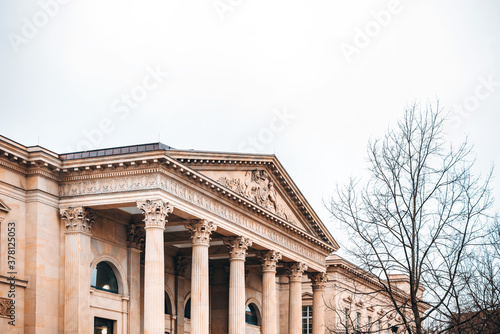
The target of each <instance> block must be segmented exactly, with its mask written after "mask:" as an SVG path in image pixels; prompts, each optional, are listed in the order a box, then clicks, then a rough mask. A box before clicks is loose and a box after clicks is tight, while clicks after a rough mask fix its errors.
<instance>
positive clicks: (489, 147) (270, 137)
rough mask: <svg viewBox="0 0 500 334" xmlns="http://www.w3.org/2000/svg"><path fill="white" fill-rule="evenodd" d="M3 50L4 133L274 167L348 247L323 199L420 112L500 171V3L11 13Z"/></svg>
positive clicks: (62, 146) (27, 4) (1, 10)
mask: <svg viewBox="0 0 500 334" xmlns="http://www.w3.org/2000/svg"><path fill="white" fill-rule="evenodd" d="M47 13H48V14H47ZM0 36H1V38H0V50H1V53H0V94H1V95H0V113H1V122H0V134H2V135H4V136H7V137H9V138H11V139H13V140H16V141H18V142H20V143H22V144H24V145H36V144H38V143H39V144H40V145H41V146H44V147H46V148H48V149H51V150H53V151H55V152H58V153H64V152H67V151H74V150H79V149H81V148H101V147H112V146H122V145H128V144H138V143H146V142H156V141H158V137H159V136H160V137H161V141H162V142H163V143H165V144H167V145H170V146H173V147H175V148H183V149H190V148H192V149H197V150H210V151H242V152H255V151H257V152H260V153H274V154H276V155H277V156H278V158H279V159H280V161H281V162H282V164H283V165H284V166H285V168H286V169H287V171H288V172H289V173H290V175H291V176H292V178H293V179H294V180H295V182H296V183H297V185H298V186H299V188H300V189H301V191H302V192H303V193H304V195H305V196H306V198H308V200H309V202H310V203H311V204H312V206H313V208H314V209H315V210H316V211H317V212H318V214H319V215H320V217H321V218H322V219H323V221H324V222H325V223H326V224H327V225H328V226H329V227H330V229H331V230H332V233H333V234H334V236H335V237H336V238H337V239H338V240H339V241H342V235H343V232H342V231H340V230H337V229H335V223H334V222H331V220H330V217H329V216H328V213H327V211H326V210H325V209H324V208H323V206H322V198H323V197H325V198H328V197H329V194H331V192H332V190H333V188H334V186H335V184H336V183H339V184H344V183H345V182H347V180H348V178H349V177H350V176H358V175H363V170H364V168H365V167H366V164H365V157H366V144H367V142H368V140H369V139H370V138H376V137H378V136H380V135H382V134H383V133H384V131H385V130H386V129H387V127H388V125H389V124H390V123H391V122H394V121H395V120H396V119H397V118H398V117H400V116H401V114H402V111H403V109H404V108H405V106H406V105H407V104H408V103H410V102H412V101H414V100H420V101H423V102H424V103H426V101H427V99H431V100H435V99H436V97H439V99H440V101H441V105H442V106H443V107H445V108H446V109H447V110H453V112H452V114H453V115H454V119H455V121H454V122H453V123H454V125H453V126H450V127H449V129H448V130H449V135H448V136H449V138H450V140H454V141H459V140H461V139H462V138H463V136H464V135H465V134H468V135H469V139H470V141H471V142H473V143H474V145H475V149H476V153H477V161H478V163H477V167H478V171H482V172H487V170H488V168H489V166H490V165H491V164H492V163H495V162H496V164H497V165H498V164H499V162H500V149H499V147H498V145H499V143H500V132H499V131H498V130H499V125H500V113H499V107H500V61H499V60H500V3H499V2H498V1H494V0H489V1H477V0H475V1H473V0H470V1H456V0H455V1H451V0H447V1H436V0H432V1H431V0H414V1H410V0H401V1H373V0H371V1H353V0H344V1H333V0H328V1H315V0H310V1H293V0H286V1H285V0H275V1H244V0H243V1H239V0H216V1H213V0H204V1H156V0H149V1H129V0H120V1H118V0H108V1H96V0H85V1H83V0H72V1H70V0H64V1H63V0H41V1H40V2H39V1H27V0H24V1H15V2H14V1H9V2H7V1H2V2H1V3H0ZM167 72H168V74H166V73H167ZM278 114H279V115H281V116H280V117H281V118H279V119H278V118H276V117H277V115H278ZM251 138H257V139H254V142H253V143H252V139H251ZM498 168H500V166H499V167H498ZM498 168H497V172H495V175H498ZM493 186H494V187H495V188H496V190H495V194H496V197H497V199H498V201H497V202H498V203H497V204H496V207H497V208H499V207H500V205H499V203H500V180H499V179H498V178H497V179H495V180H494V183H493Z"/></svg>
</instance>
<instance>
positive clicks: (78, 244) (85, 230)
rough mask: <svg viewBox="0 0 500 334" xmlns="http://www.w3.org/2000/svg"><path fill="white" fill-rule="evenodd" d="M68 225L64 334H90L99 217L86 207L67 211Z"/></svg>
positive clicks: (63, 214)
mask: <svg viewBox="0 0 500 334" xmlns="http://www.w3.org/2000/svg"><path fill="white" fill-rule="evenodd" d="M60 213H61V220H62V222H63V223H64V224H65V236H64V239H65V243H64V245H65V254H64V255H65V257H64V283H65V289H64V333H68V334H78V333H90V329H91V327H90V300H89V296H88V291H89V288H90V274H91V273H90V271H89V270H90V269H89V268H90V261H91V259H90V258H89V254H90V238H91V228H92V225H93V224H94V219H95V216H94V214H93V212H92V211H90V210H88V209H86V208H83V207H69V208H63V209H61V211H60Z"/></svg>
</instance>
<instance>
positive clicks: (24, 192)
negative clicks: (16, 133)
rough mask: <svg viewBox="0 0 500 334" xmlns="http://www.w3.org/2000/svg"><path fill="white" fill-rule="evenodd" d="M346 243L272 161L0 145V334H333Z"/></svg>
mask: <svg viewBox="0 0 500 334" xmlns="http://www.w3.org/2000/svg"><path fill="white" fill-rule="evenodd" d="M337 249H338V245H337V243H336V242H335V240H334V238H333V237H332V236H331V235H330V233H329V232H328V230H327V229H326V227H325V226H324V224H323V223H322V222H321V220H320V219H319V217H318V216H317V215H316V213H315V212H314V211H313V210H312V208H311V207H310V206H309V204H308V203H307V201H306V200H305V198H303V196H302V194H301V193H300V191H299V190H298V188H297V187H296V185H295V184H294V183H293V181H292V180H291V178H290V177H289V176H288V174H287V173H286V171H285V170H284V168H283V167H282V166H281V164H280V163H279V161H278V160H277V159H276V157H275V156H272V155H269V156H268V155H247V154H232V153H231V154H230V153H215V152H197V151H192V150H186V151H183V150H175V149H172V148H171V147H168V146H165V145H163V144H158V143H157V144H148V145H137V146H127V147H120V148H112V149H104V150H97V151H90V152H79V153H71V154H64V155H59V154H56V153H54V152H51V151H49V150H47V149H44V148H42V147H39V146H35V147H26V146H23V145H20V144H18V143H16V142H13V141H11V140H9V139H8V138H5V137H0V333H13V334H14V333H50V334H53V333H109V334H110V333H114V334H123V333H147V334H160V333H162V334H163V333H166V332H168V333H171V334H177V333H180V334H183V333H193V334H208V333H211V334H217V333H232V334H233V333H234V334H236V333H238V334H239V333H243V332H246V333H263V334H271V333H273V334H276V333H281V334H285V333H302V322H303V306H304V305H306V306H307V305H308V303H310V305H311V306H312V311H311V312H312V316H313V319H314V322H313V324H312V327H311V331H309V332H308V333H314V334H320V333H321V334H323V333H324V332H325V330H326V325H328V324H329V321H335V317H334V315H333V314H331V312H330V311H331V310H329V309H328V307H326V305H325V303H324V302H323V300H326V299H325V297H324V296H326V295H328V294H330V293H331V292H332V291H333V290H332V289H331V281H330V278H328V279H327V276H326V272H327V257H328V256H329V254H331V253H332V252H335V251H336V250H337ZM328 261H330V260H328ZM330 268H333V267H330ZM330 268H329V269H328V275H329V277H330V274H331V273H330V272H331V269H330ZM332 277H333V276H332Z"/></svg>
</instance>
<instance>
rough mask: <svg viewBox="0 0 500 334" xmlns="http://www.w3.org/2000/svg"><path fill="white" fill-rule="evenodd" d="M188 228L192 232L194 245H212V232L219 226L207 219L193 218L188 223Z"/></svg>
mask: <svg viewBox="0 0 500 334" xmlns="http://www.w3.org/2000/svg"><path fill="white" fill-rule="evenodd" d="M186 228H187V229H188V230H189V231H190V232H191V240H192V241H193V245H205V246H209V245H210V240H211V239H212V237H211V236H212V232H213V231H215V230H216V229H217V226H216V225H215V224H214V223H213V222H211V221H207V220H205V219H200V220H197V219H195V220H191V221H190V222H189V223H187V224H186Z"/></svg>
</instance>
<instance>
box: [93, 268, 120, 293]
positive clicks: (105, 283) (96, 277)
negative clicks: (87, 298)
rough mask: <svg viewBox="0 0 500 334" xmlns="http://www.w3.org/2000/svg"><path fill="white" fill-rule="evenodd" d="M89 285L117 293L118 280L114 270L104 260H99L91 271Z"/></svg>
mask: <svg viewBox="0 0 500 334" xmlns="http://www.w3.org/2000/svg"><path fill="white" fill-rule="evenodd" d="M90 286H91V287H93V288H95V289H97V290H102V291H107V292H111V293H116V294H117V293H118V280H117V279H116V275H115V272H114V271H113V269H112V268H111V266H110V265H109V264H107V263H106V262H104V261H103V262H99V263H98V264H97V265H96V266H95V268H94V270H93V271H92V277H91V279H90Z"/></svg>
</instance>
